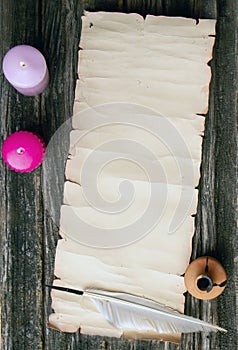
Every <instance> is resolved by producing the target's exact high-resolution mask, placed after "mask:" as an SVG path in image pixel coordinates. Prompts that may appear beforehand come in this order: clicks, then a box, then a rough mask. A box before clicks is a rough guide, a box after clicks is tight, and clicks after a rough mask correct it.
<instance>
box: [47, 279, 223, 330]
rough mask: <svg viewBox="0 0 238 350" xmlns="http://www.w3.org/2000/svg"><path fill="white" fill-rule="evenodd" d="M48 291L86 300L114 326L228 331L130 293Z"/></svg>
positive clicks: (62, 288) (143, 328)
mask: <svg viewBox="0 0 238 350" xmlns="http://www.w3.org/2000/svg"><path fill="white" fill-rule="evenodd" d="M46 287H48V288H51V289H55V290H59V291H63V292H68V293H73V294H77V295H84V296H87V297H89V298H90V299H91V300H92V301H93V302H94V304H95V305H96V307H97V308H98V310H99V312H100V313H101V314H102V315H103V316H104V318H105V319H106V320H107V321H108V322H109V323H110V324H112V325H113V326H115V327H117V328H123V329H136V330H138V331H153V332H156V333H163V334H166V333H193V332H201V331H205V332H217V331H221V332H227V331H226V330H225V329H223V328H220V327H218V326H214V325H211V324H209V323H207V322H205V321H202V320H200V319H196V318H193V317H191V316H186V315H184V314H181V313H179V312H177V311H175V310H173V309H171V308H169V307H166V306H164V305H163V304H160V303H158V302H155V301H153V300H150V299H147V298H142V297H138V296H135V295H132V294H127V293H120V292H109V291H104V290H96V289H89V290H85V291H80V290H76V289H70V288H65V287H59V286H48V285H47V286H46Z"/></svg>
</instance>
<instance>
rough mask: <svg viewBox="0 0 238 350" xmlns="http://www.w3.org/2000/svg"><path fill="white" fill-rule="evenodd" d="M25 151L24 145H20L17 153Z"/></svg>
mask: <svg viewBox="0 0 238 350" xmlns="http://www.w3.org/2000/svg"><path fill="white" fill-rule="evenodd" d="M24 152H25V149H24V148H23V147H19V148H18V149H17V153H18V154H23V153H24Z"/></svg>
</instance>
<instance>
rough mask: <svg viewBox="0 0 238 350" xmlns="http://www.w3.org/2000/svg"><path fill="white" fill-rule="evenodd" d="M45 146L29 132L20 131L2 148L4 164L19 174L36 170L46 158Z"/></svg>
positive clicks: (11, 136) (8, 138) (7, 139)
mask: <svg viewBox="0 0 238 350" xmlns="http://www.w3.org/2000/svg"><path fill="white" fill-rule="evenodd" d="M44 154H45V144H44V142H43V141H42V140H41V139H40V138H39V137H38V136H37V135H35V134H33V133H31V132H29V131H18V132H15V133H13V134H11V135H10V136H8V137H7V138H6V140H5V141H4V143H3V146H2V157H3V160H4V162H5V163H6V164H7V165H8V166H9V167H10V168H11V169H12V170H15V171H17V172H29V171H32V170H34V169H36V168H37V167H38V166H39V165H40V164H41V163H42V160H43V158H44Z"/></svg>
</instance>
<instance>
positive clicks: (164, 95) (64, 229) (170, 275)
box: [50, 12, 215, 341]
mask: <svg viewBox="0 0 238 350" xmlns="http://www.w3.org/2000/svg"><path fill="white" fill-rule="evenodd" d="M214 31H215V21H213V20H200V21H199V24H196V22H195V21H194V20H192V19H185V18H168V17H161V16H160V17H156V16H147V17H146V19H145V20H144V19H143V17H141V16H140V15H137V14H122V13H104V12H96V13H88V12H87V13H85V16H83V26H82V35H81V41H80V48H81V50H80V52H79V80H78V81H77V85H76V90H75V104H74V116H73V130H72V132H71V134H70V144H71V147H70V151H69V159H68V161H67V164H66V171H65V174H66V182H65V187H64V203H63V205H62V208H61V222H60V234H61V236H62V239H60V240H59V241H58V246H57V250H56V260H55V275H56V277H57V280H55V284H56V285H59V286H65V287H69V288H74V289H79V290H85V289H87V288H98V289H105V290H111V291H120V292H125V293H131V294H136V295H139V296H144V297H147V298H151V299H153V300H157V301H158V302H160V303H162V304H165V305H168V306H170V307H172V308H174V309H177V310H178V311H180V312H183V310H184V296H183V293H184V292H185V286H184V281H183V277H181V275H182V274H183V273H184V272H185V269H186V267H187V265H188V263H189V259H190V255H191V242H192V236H193V231H194V219H193V217H192V216H191V215H192V214H194V213H195V212H196V204H197V190H195V187H196V186H197V185H198V182H199V176H200V175H199V168H200V162H201V144H202V138H201V135H202V134H203V129H204V117H203V116H199V115H197V114H203V113H206V111H207V109H208V93H209V81H210V77H211V72H210V68H209V66H208V65H207V62H208V61H209V60H210V59H211V58H212V47H213V43H214V38H213V37H210V36H209V35H214ZM108 103H112V107H111V109H110V106H109V107H108V108H107V110H106V111H107V112H105V115H103V117H102V120H103V118H105V120H106V121H107V122H110V115H112V114H113V115H115V114H116V113H117V112H116V110H115V103H124V104H133V103H134V104H137V105H142V106H144V107H146V108H148V110H149V111H150V112H151V111H154V112H151V113H150V112H148V115H145V116H144V118H150V120H151V121H152V122H153V123H154V125H157V124H158V123H160V121H161V120H162V119H160V118H163V116H166V118H168V120H169V122H171V123H172V125H173V127H174V128H175V129H176V130H178V132H179V133H180V134H181V135H182V137H183V139H184V140H185V143H186V147H187V149H188V150H189V152H190V155H189V158H186V157H187V154H185V153H184V151H183V148H182V147H180V146H179V145H176V139H175V138H173V137H171V140H170V143H171V147H172V148H173V149H175V150H176V151H175V152H173V154H172V155H171V151H170V150H169V149H168V147H167V146H166V145H165V144H164V143H163V142H161V140H160V139H158V137H155V136H154V135H153V134H152V133H151V132H148V130H146V129H145V128H144V129H143V128H139V127H135V126H133V125H128V124H127V125H125V124H124V125H121V124H118V125H115V124H111V125H110V123H109V124H107V125H103V126H101V127H100V128H95V125H98V123H99V124H100V122H101V121H100V116H99V119H97V118H96V119H94V118H92V119H90V118H89V119H87V118H82V115H81V112H82V111H84V110H87V109H88V108H92V109H93V108H94V107H96V106H98V105H103V104H108ZM157 112H158V113H159V117H158V114H157ZM118 113H119V112H118ZM139 117H140V113H139V112H138V111H137V109H136V108H135V109H134V114H133V113H132V120H139V119H138V118H139ZM133 118H134V119H133ZM136 118H137V119H136ZM165 132H166V131H165ZM122 136H123V137H124V138H126V139H129V140H130V141H132V142H134V143H138V144H140V145H144V146H145V147H146V148H147V149H149V150H150V152H151V154H152V155H153V156H151V157H148V154H147V153H146V152H145V153H144V154H143V152H141V151H138V152H136V151H135V154H133V156H135V157H137V158H136V159H137V160H139V162H140V165H141V167H142V169H149V170H150V172H151V174H152V176H151V177H150V179H149V180H148V178H147V176H146V174H145V173H144V172H143V171H142V169H141V168H140V167H138V166H135V164H134V163H133V162H129V161H127V158H128V157H129V158H130V156H131V152H132V151H131V149H130V148H126V149H123V150H120V151H118V150H117V149H113V148H112V147H111V146H110V145H111V144H110V142H111V141H113V140H119V139H120V138H121V137H122ZM107 142H108V143H109V147H108V148H105V149H103V150H101V149H99V150H96V147H97V146H98V144H101V143H107ZM173 143H174V144H173ZM92 152H93V153H94V155H96V157H95V159H96V160H95V163H96V164H95V165H97V163H98V165H99V166H100V164H104V163H105V162H106V161H107V157H108V155H109V154H110V155H112V158H113V157H114V158H115V159H116V160H115V161H114V162H111V163H110V164H108V165H107V166H106V167H105V168H103V169H102V171H101V172H100V176H99V177H98V179H97V181H98V186H99V187H100V191H101V195H102V196H103V198H104V199H105V200H106V201H117V200H118V199H119V196H120V183H121V181H123V180H125V179H128V180H129V181H130V183H131V184H132V185H133V186H134V190H135V198H136V199H135V201H134V202H133V203H132V204H131V205H130V206H129V207H128V208H127V210H125V211H122V212H120V213H117V214H114V215H112V214H111V213H107V212H106V211H104V212H103V211H98V210H97V209H96V208H95V207H93V205H90V203H89V202H88V201H87V198H85V195H84V188H83V186H81V185H82V184H81V178H82V176H83V175H82V172H83V165H84V162H86V161H87V159H88V157H89V156H90V155H91V154H92ZM153 157H156V158H158V159H159V160H160V164H161V166H162V168H163V169H165V171H166V181H165V179H164V177H163V176H162V175H161V173H159V172H158V171H157V168H156V162H155V161H154V158H153ZM118 158H120V159H118ZM189 162H190V163H191V164H192V169H193V172H194V176H192V177H191V176H190V174H189V172H188V174H187V175H186V174H181V172H179V169H178V164H182V165H181V166H182V167H184V168H186V166H189V164H190V163H189ZM87 175H88V180H87V181H88V183H90V181H94V180H95V179H93V176H92V175H94V174H90V173H88V174H87ZM150 182H152V183H153V185H154V186H155V187H153V188H154V189H155V190H157V189H158V190H159V191H163V190H165V189H166V193H167V200H166V205H165V207H164V211H163V215H162V216H161V219H160V220H159V222H158V223H157V224H156V225H155V227H154V228H153V229H152V230H151V232H149V233H148V234H147V235H145V237H144V238H142V239H140V240H139V241H137V242H134V243H132V244H130V245H128V246H123V247H118V248H114V249H98V248H93V247H88V246H86V245H83V244H80V242H79V239H78V235H79V228H80V225H79V224H80V220H82V221H85V222H87V223H88V224H89V225H91V226H93V227H95V232H96V231H97V227H100V228H104V229H109V230H111V231H112V232H113V230H115V229H117V228H118V227H126V226H127V225H131V224H133V222H135V221H136V220H137V218H138V217H139V216H141V215H143V212H144V211H145V210H146V206H147V205H148V203H149V201H150ZM181 191H183V195H184V196H185V198H188V200H189V199H190V202H191V203H190V207H189V212H188V213H187V215H186V217H184V220H183V222H182V224H181V225H180V226H179V227H178V228H177V229H176V231H175V232H174V233H173V234H172V235H171V234H168V232H169V230H170V223H171V220H172V217H173V215H174V212H175V210H176V208H177V207H178V205H179V203H180V197H181ZM125 196H126V194H125ZM186 196H187V197H186ZM191 198H192V199H191ZM158 200H159V198H158ZM112 234H113V233H112ZM52 307H53V309H54V312H55V313H53V314H52V315H50V325H51V326H53V327H55V328H57V329H59V330H61V331H66V332H75V331H77V329H78V328H80V330H81V332H82V333H85V334H92V335H95V334H96V335H104V336H113V337H120V336H122V335H124V336H125V337H128V338H135V339H136V338H142V339H164V340H171V341H179V338H180V336H179V335H159V334H155V333H150V332H139V331H137V330H135V329H131V330H123V329H116V328H115V327H114V326H112V325H111V324H109V323H108V322H107V321H106V320H105V319H104V317H103V316H102V315H101V314H100V313H99V311H98V310H97V309H96V307H95V305H94V304H93V303H92V302H91V301H90V300H89V299H87V298H86V297H80V296H76V295H71V294H68V293H64V292H59V291H52Z"/></svg>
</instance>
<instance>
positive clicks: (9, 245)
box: [0, 0, 238, 350]
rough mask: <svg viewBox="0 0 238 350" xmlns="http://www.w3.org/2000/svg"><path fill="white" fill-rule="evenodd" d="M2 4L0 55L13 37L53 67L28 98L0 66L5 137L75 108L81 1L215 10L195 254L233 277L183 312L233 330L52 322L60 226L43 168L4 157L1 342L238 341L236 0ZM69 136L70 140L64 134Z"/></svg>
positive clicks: (45, 132) (106, 348)
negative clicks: (134, 333) (45, 191)
mask: <svg viewBox="0 0 238 350" xmlns="http://www.w3.org/2000/svg"><path fill="white" fill-rule="evenodd" d="M0 9H1V10H0V11H1V12H0V29H1V32H0V38H1V41H0V42H1V45H0V58H1V62H2V58H3V56H4V55H5V53H6V52H7V50H8V49H9V48H11V47H12V46H14V45H17V44H21V43H25V44H30V45H33V46H35V47H37V48H38V49H40V50H41V51H42V53H43V54H44V55H45V57H46V60H47V63H48V66H49V71H50V76H51V81H50V86H49V88H48V89H47V90H46V91H45V92H44V93H43V94H42V95H41V96H39V97H36V98H33V97H25V96H22V95H20V94H18V93H17V92H16V91H15V90H14V89H13V88H12V87H11V86H10V85H9V83H8V82H7V81H6V79H5V78H4V77H3V73H2V71H1V76H0V91H1V105H0V110H1V119H0V126H1V144H2V141H3V139H4V138H5V137H6V136H7V135H8V134H10V133H11V132H14V131H16V130H19V129H27V130H30V131H35V132H38V133H39V134H40V135H41V136H43V137H44V139H45V140H46V141H47V142H48V141H49V140H50V138H51V136H52V135H53V134H54V132H55V131H56V130H57V128H58V127H59V126H60V125H61V124H62V123H63V122H64V121H65V120H66V119H67V118H68V117H70V115H71V114H72V107H73V100H74V88H75V81H76V68H77V46H78V42H79V35H80V16H81V14H82V10H83V9H91V10H110V11H117V10H120V11H125V12H126V11H127V12H129V11H136V12H139V13H142V14H146V13H153V14H158V15H160V14H163V15H173V16H177V15H178V16H187V17H193V18H204V17H208V18H215V17H217V37H216V45H215V49H214V59H213V61H212V63H211V64H212V73H213V78H212V83H211V88H210V111H209V114H208V115H207V117H206V131H205V137H204V144H203V162H202V168H201V171H202V177H201V181H200V186H199V189H200V195H199V206H198V212H197V216H196V227H197V228H196V234H195V237H194V240H193V256H192V259H194V258H195V257H196V256H200V255H205V254H208V255H209V254H210V255H213V256H215V257H217V258H218V259H219V260H220V261H221V262H222V264H223V265H224V267H225V268H226V270H227V273H228V278H229V279H228V286H227V288H226V290H225V292H224V293H223V294H222V295H221V296H220V297H219V298H218V299H216V300H214V301H211V302H204V301H203V302H202V301H198V300H195V299H194V298H192V297H190V296H187V303H186V312H187V313H188V314H191V315H193V316H196V317H201V318H203V319H204V320H207V321H212V320H214V322H218V323H219V324H220V325H221V326H223V327H225V328H226V327H227V329H228V331H229V332H228V333H227V334H226V335H223V334H218V335H212V336H210V335H209V336H207V335H190V336H184V337H183V342H182V344H181V346H177V345H173V344H164V343H158V342H142V341H138V342H130V341H123V340H114V339H102V338H99V337H89V336H82V335H80V334H79V333H76V334H72V335H71V334H63V333H59V332H57V331H54V330H50V329H48V328H47V318H48V315H49V312H50V300H49V294H48V292H47V291H45V288H44V284H45V283H46V282H47V283H51V281H52V280H53V273H54V272H53V266H54V254H55V245H56V242H57V239H58V231H57V226H56V225H55V223H54V222H53V221H52V219H51V217H50V216H49V213H48V212H47V211H46V210H45V205H44V201H43V196H42V185H43V182H42V178H41V168H39V169H37V170H36V171H34V172H33V173H30V174H17V173H14V172H12V171H10V170H9V169H8V168H7V167H6V166H5V165H4V164H3V162H2V161H1V171H0V191H1V196H0V201H1V203H0V205H1V211H0V215H1V216H0V230H1V231H0V232H1V236H0V237H1V240H0V246H1V252H2V254H1V260H0V273H1V285H2V286H1V313H2V317H1V318H2V321H1V328H2V337H1V338H2V349H3V350H20V349H21V350H23V349H27V350H28V349H29V350H30V349H37V350H38V349H39V350H41V349H46V350H48V349H49V350H54V349H57V350H58V349H65V350H69V349H70V350H73V349H74V350H76V349H89V350H99V349H102V350H116V349H120V350H129V349H130V350H145V349H148V350H155V349H156V350H157V349H160V350H162V349H163V350H168V349H169V350H175V349H176V350H179V349H183V350H184V349H185V350H192V349H193V350H197V349H206V350H209V349H211V350H214V349H224V350H225V349H228V350H234V349H236V348H237V323H238V322H237V312H236V311H237V295H238V277H237V275H238V266H237V265H238V259H237V250H238V246H237V235H236V219H237V217H236V209H235V203H236V190H237V184H236V165H237V158H236V149H237V148H236V145H237V134H236V125H237V119H236V118H237V101H236V96H237V61H236V57H237V56H236V55H237V51H236V50H237V35H236V33H237V18H238V10H237V1H229V0H220V1H217V3H216V1H214V0H210V1H207V0H204V1H203V0H198V1H194V0H193V1H192V0H187V1H186V0H183V1H179V2H178V1H175V0H171V1H169V0H163V1H162V0H161V1H159V0H158V1H155V0H154V1H153V0H151V1H149V0H147V1H146V0H143V1H139V0H134V1H132V0H130V1H129V0H126V1H120V0H118V1H116V0H110V1H106V0H104V1H103V0H94V1H81V2H80V1H78V0H64V1H46V0H22V1H20V2H17V1H14V0H8V1H6V0H0ZM62 142H64V141H62ZM65 144H66V146H67V139H66V140H65ZM56 155H57V150H56ZM55 158H56V159H57V157H55ZM62 170H63V169H62ZM63 180H64V179H63V173H62V174H55V181H56V182H57V183H58V186H61V184H62V181H63Z"/></svg>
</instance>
